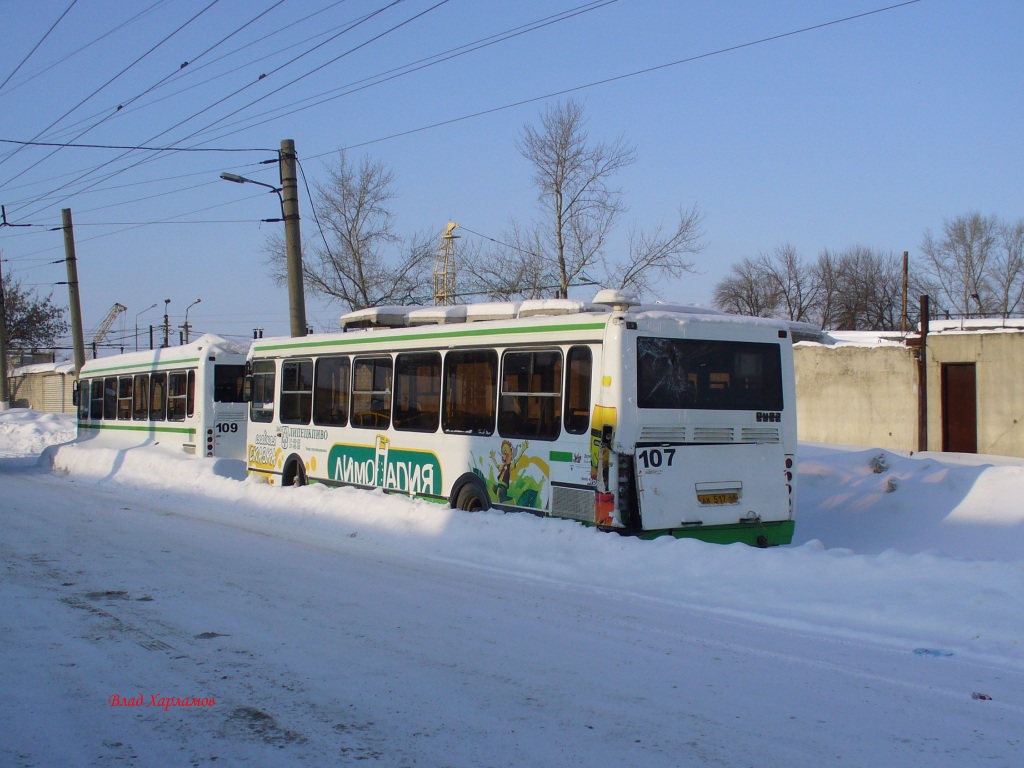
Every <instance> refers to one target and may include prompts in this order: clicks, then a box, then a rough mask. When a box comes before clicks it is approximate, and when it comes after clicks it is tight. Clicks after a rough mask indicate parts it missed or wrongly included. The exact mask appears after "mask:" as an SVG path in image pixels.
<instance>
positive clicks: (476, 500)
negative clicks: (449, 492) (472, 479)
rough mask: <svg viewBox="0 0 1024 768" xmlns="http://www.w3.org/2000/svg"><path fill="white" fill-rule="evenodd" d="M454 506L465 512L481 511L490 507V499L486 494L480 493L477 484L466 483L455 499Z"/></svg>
mask: <svg viewBox="0 0 1024 768" xmlns="http://www.w3.org/2000/svg"><path fill="white" fill-rule="evenodd" d="M455 507H456V508H457V509H461V510H463V511H465V512H483V511H484V510H486V509H490V508H491V500H490V499H489V498H487V494H481V491H480V488H479V487H478V486H477V485H475V484H474V483H466V484H465V485H464V486H462V489H461V490H460V491H459V495H458V496H457V497H456V499H455Z"/></svg>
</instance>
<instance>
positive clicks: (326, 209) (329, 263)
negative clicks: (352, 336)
mask: <svg viewBox="0 0 1024 768" xmlns="http://www.w3.org/2000/svg"><path fill="white" fill-rule="evenodd" d="M328 173H329V176H328V181H327V183H324V184H319V183H318V184H315V188H316V201H315V202H314V207H315V209H316V215H317V219H318V220H319V225H320V226H321V227H322V229H323V238H322V239H321V240H319V241H318V240H314V239H312V238H310V239H308V240H307V242H306V243H304V248H303V251H304V263H303V270H302V271H303V277H304V279H305V283H306V285H307V286H308V287H309V289H310V290H311V291H312V292H313V293H316V294H319V295H321V296H327V297H331V298H335V299H338V300H339V301H340V302H341V303H342V304H343V305H344V306H345V307H347V308H348V309H352V310H354V309H362V308H364V307H374V306H381V305H383V304H404V303H409V300H410V299H411V298H413V296H414V294H415V293H416V292H417V291H420V292H422V291H423V286H425V285H427V284H429V270H430V267H431V265H432V260H433V256H434V253H435V249H436V244H435V241H434V238H433V237H432V236H430V235H413V236H410V237H408V238H402V237H400V236H399V235H397V234H396V233H395V231H394V221H393V215H392V213H391V208H390V205H391V202H392V201H393V200H394V199H395V197H396V192H395V177H394V174H393V173H392V172H391V171H390V170H389V169H388V168H387V167H385V166H384V164H383V163H382V162H380V161H379V160H372V159H370V158H368V157H364V158H363V159H362V160H361V161H360V163H359V164H358V166H357V165H355V164H354V163H351V162H350V161H349V159H348V158H347V157H346V155H345V153H344V152H342V153H340V154H339V156H338V162H337V164H336V165H334V166H331V167H330V168H329V169H328ZM265 250H266V251H267V252H268V253H269V254H270V257H271V263H272V265H273V266H274V269H275V277H277V278H278V279H279V280H280V279H282V278H283V275H284V249H283V247H282V246H281V240H280V238H279V237H271V238H270V239H269V240H268V242H267V245H266V247H265Z"/></svg>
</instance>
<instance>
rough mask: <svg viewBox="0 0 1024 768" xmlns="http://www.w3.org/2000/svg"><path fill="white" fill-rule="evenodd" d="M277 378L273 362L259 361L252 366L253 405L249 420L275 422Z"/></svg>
mask: <svg viewBox="0 0 1024 768" xmlns="http://www.w3.org/2000/svg"><path fill="white" fill-rule="evenodd" d="M275 386H276V377H275V371H274V361H273V360H257V361H256V362H254V363H253V364H252V403H250V404H249V420H250V421H256V422H260V423H269V422H271V421H273V420H274V387H275Z"/></svg>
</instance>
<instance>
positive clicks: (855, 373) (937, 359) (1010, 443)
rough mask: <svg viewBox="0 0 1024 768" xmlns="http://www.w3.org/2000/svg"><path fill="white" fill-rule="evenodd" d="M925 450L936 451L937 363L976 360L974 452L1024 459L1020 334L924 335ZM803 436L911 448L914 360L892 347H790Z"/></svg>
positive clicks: (939, 433) (1023, 342)
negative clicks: (926, 362)
mask: <svg viewBox="0 0 1024 768" xmlns="http://www.w3.org/2000/svg"><path fill="white" fill-rule="evenodd" d="M926 359H927V361H928V374H927V375H928V381H927V387H928V446H927V448H928V450H930V451H941V450H942V445H943V424H942V366H943V364H947V363H974V365H975V383H976V387H977V420H978V453H983V454H984V453H987V454H993V455H996V456H1019V457H1022V458H1024V332H1021V331H1020V330H1016V331H1010V330H1007V331H992V330H989V331H987V332H950V331H944V332H942V333H934V334H931V335H929V337H928V346H927V358H926ZM794 364H795V367H796V391H797V431H798V435H799V437H800V439H801V440H805V441H808V442H818V443H840V444H846V445H863V446H866V447H877V448H888V449H891V450H903V451H916V450H917V449H918V444H917V441H918V435H917V376H918V374H917V362H916V359H915V356H914V350H913V349H909V348H907V347H904V346H900V345H895V344H886V345H881V346H854V345H850V346H835V347H832V346H821V345H817V344H798V345H797V346H796V347H795V348H794Z"/></svg>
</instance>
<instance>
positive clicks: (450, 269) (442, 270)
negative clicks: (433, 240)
mask: <svg viewBox="0 0 1024 768" xmlns="http://www.w3.org/2000/svg"><path fill="white" fill-rule="evenodd" d="M458 226H459V225H458V224H456V223H455V222H454V221H449V222H448V226H447V227H445V229H444V235H442V236H441V247H440V248H438V249H437V260H436V261H435V262H434V306H437V307H450V306H453V305H454V304H455V241H456V240H458V239H459V235H456V234H452V233H453V232H454V230H455V229H457V228H458Z"/></svg>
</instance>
